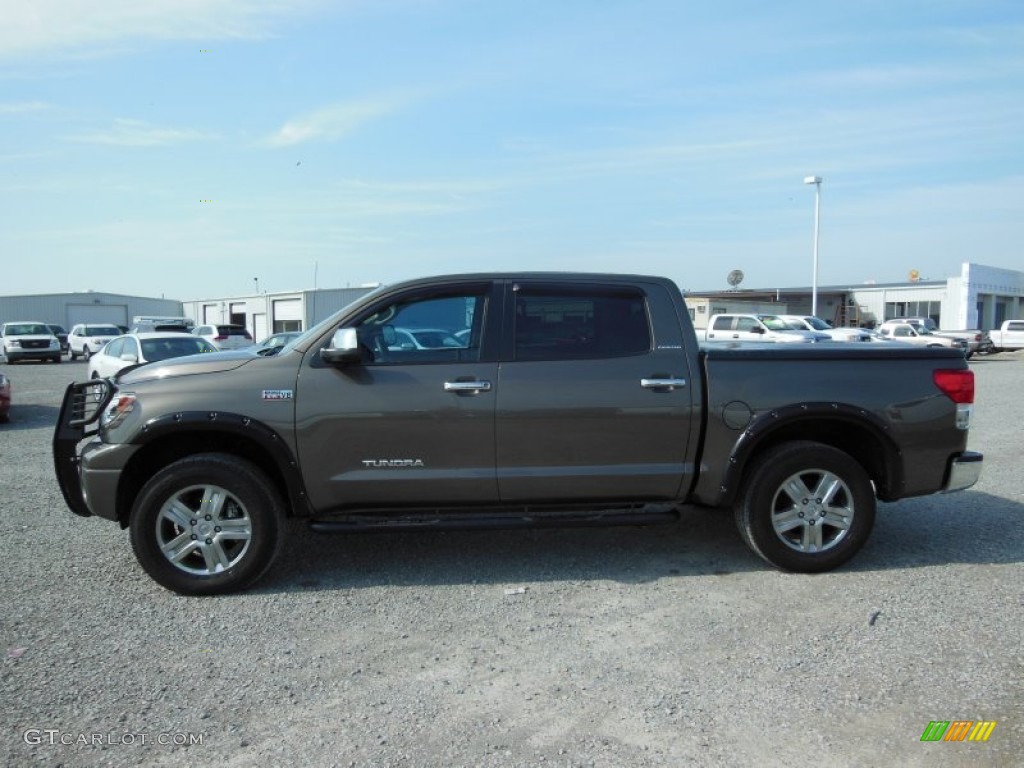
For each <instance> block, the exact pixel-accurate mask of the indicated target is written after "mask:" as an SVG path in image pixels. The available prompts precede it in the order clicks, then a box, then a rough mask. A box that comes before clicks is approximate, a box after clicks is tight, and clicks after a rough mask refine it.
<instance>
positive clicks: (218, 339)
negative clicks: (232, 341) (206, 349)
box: [213, 336, 227, 341]
mask: <svg viewBox="0 0 1024 768" xmlns="http://www.w3.org/2000/svg"><path fill="white" fill-rule="evenodd" d="M225 339H227V336H214V337H213V340H214V341H224V340H225Z"/></svg>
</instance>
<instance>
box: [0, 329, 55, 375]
mask: <svg viewBox="0 0 1024 768" xmlns="http://www.w3.org/2000/svg"><path fill="white" fill-rule="evenodd" d="M0 336H2V337H3V350H4V357H5V358H6V359H7V362H8V363H10V364H11V365H14V364H15V363H19V362H21V361H22V360H52V361H53V362H55V363H59V362H60V355H61V352H60V341H58V340H57V337H56V336H55V335H54V334H53V331H51V330H50V327H49V326H48V325H47V324H46V323H40V322H37V321H35V320H21V321H17V322H11V323H4V324H3V325H2V326H0Z"/></svg>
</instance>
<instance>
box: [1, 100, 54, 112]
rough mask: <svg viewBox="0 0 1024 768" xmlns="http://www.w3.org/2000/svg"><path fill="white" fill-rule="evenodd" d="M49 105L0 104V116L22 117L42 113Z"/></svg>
mask: <svg viewBox="0 0 1024 768" xmlns="http://www.w3.org/2000/svg"><path fill="white" fill-rule="evenodd" d="M49 108H50V105H49V104H47V103H45V102H42V101H17V102H7V103H3V102H0V115H24V114H27V113H29V112H42V111H44V110H47V109H49Z"/></svg>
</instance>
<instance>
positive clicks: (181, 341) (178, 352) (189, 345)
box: [142, 335, 217, 362]
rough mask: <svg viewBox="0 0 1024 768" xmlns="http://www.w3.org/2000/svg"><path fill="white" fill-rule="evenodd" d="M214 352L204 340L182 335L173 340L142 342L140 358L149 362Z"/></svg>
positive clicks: (211, 346) (147, 340)
mask: <svg viewBox="0 0 1024 768" xmlns="http://www.w3.org/2000/svg"><path fill="white" fill-rule="evenodd" d="M216 351H217V350H216V349H214V347H213V345H212V344H210V343H209V342H208V341H206V339H200V338H197V337H195V336H184V335H183V336H180V337H175V338H173V339H143V340H142V356H143V357H144V358H146V360H147V361H149V362H154V361H157V360H169V359H170V358H172V357H184V356H185V355H197V354H200V353H202V352H216Z"/></svg>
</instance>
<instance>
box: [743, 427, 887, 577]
mask: <svg viewBox="0 0 1024 768" xmlns="http://www.w3.org/2000/svg"><path fill="white" fill-rule="evenodd" d="M735 514H736V525H737V527H738V528H739V531H740V535H741V536H742V537H743V540H744V541H746V543H747V545H748V546H749V547H750V548H751V549H752V550H754V552H756V553H757V554H758V555H760V556H761V557H762V558H764V559H765V560H766V561H768V562H769V563H771V564H772V565H774V566H775V567H777V568H782V569H784V570H787V571H798V572H802V573H815V572H819V571H828V570H831V569H832V568H836V567H838V566H840V565H842V564H843V563H845V562H846V561H847V560H849V559H850V558H851V557H853V556H854V555H855V554H856V553H857V551H858V550H860V548H861V547H862V546H864V543H865V542H866V541H867V539H868V536H869V535H870V534H871V529H872V527H873V526H874V523H875V494H874V489H873V487H872V485H871V479H870V478H869V477H868V474H867V472H865V471H864V468H863V467H862V466H861V465H860V464H859V463H857V461H856V460H855V459H853V458H852V457H851V456H849V455H848V454H846V453H844V452H843V451H840V450H838V449H837V448H833V447H831V446H828V445H823V444H821V443H814V442H808V441H799V442H791V443H784V444H782V445H779V446H777V447H775V448H773V449H771V450H769V451H768V452H766V453H765V454H764V455H762V456H760V457H758V458H757V459H756V460H755V461H754V462H753V464H752V465H751V466H750V468H749V474H748V476H747V480H746V482H745V483H744V485H743V488H742V490H741V493H740V497H739V499H738V501H737V503H736V507H735Z"/></svg>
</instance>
